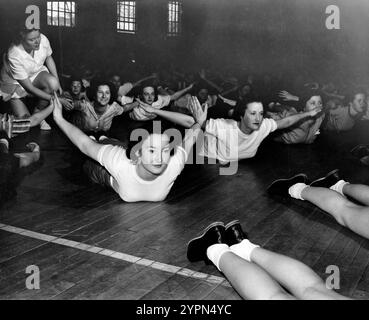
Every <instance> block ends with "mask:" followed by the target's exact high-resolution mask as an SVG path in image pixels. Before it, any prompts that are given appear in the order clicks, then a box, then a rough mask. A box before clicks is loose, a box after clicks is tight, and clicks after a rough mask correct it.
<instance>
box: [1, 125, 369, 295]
mask: <svg viewBox="0 0 369 320" xmlns="http://www.w3.org/2000/svg"><path fill="white" fill-rule="evenodd" d="M368 127H369V125H368V123H366V124H361V125H360V127H359V128H356V129H355V130H354V131H352V132H349V133H341V134H329V135H328V134H326V133H323V134H321V136H320V137H319V138H318V140H317V141H316V142H315V143H314V144H313V145H304V146H302V145H295V146H287V145H281V144H277V143H274V142H273V141H271V139H269V140H266V141H265V142H264V143H263V144H262V146H261V148H260V149H259V153H258V154H257V156H256V157H255V158H254V159H248V160H243V161H240V162H239V166H238V171H237V173H236V174H235V175H232V176H220V175H219V166H218V165H215V164H213V165H187V166H186V168H185V169H184V171H183V172H182V174H181V176H180V177H179V178H178V179H177V181H176V182H175V185H174V187H173V189H172V191H171V192H170V194H169V196H168V198H167V199H166V200H165V201H164V202H160V203H148V202H139V203H124V202H123V201H122V200H120V199H119V197H118V196H117V195H116V194H115V193H114V192H112V191H110V190H106V189H102V188H100V187H99V186H96V185H91V184H89V183H88V182H87V181H86V180H85V178H84V177H83V174H82V172H81V169H80V161H78V160H79V159H81V156H80V155H79V154H78V153H77V152H76V150H74V148H73V147H72V146H71V145H70V144H69V142H68V141H67V140H66V139H65V137H64V136H63V135H62V134H61V133H60V132H59V131H58V130H57V129H56V128H54V129H53V130H52V131H51V132H40V131H39V130H38V129H34V130H33V131H32V132H31V133H30V134H29V135H28V136H26V137H21V138H19V139H18V140H19V141H18V142H16V143H15V144H16V145H17V143H18V144H19V145H20V144H21V143H20V142H22V143H23V142H27V141H31V140H34V141H37V142H39V143H40V145H41V148H42V152H43V161H44V162H43V165H42V167H41V168H39V169H38V170H37V171H35V172H33V173H32V174H30V175H28V176H26V177H25V178H24V179H23V181H22V182H21V184H20V185H19V187H18V189H17V192H18V195H17V197H16V198H15V199H14V200H11V201H10V202H8V203H6V204H5V205H3V206H2V207H1V209H0V248H1V250H0V299H196V300H197V299H198V300H202V299H221V300H223V299H240V297H239V295H238V294H237V293H236V292H235V291H234V290H233V289H232V287H231V286H230V285H229V283H228V282H227V281H226V280H225V279H224V277H223V275H222V274H221V273H219V272H218V271H217V270H216V268H215V267H214V266H207V265H205V264H204V263H203V262H198V263H190V262H188V261H187V259H186V244H187V242H188V241H189V240H190V239H191V238H193V237H194V236H197V235H198V234H199V233H200V232H201V230H202V229H203V228H204V227H206V226H207V225H208V224H209V223H211V222H213V221H217V220H219V221H224V222H225V223H227V222H229V221H231V220H233V219H239V220H240V221H241V224H242V226H243V228H244V230H245V231H247V232H248V234H249V238H250V240H251V241H253V242H255V243H257V244H260V245H262V246H264V247H265V248H268V249H271V250H274V251H277V252H279V253H283V254H287V255H289V256H291V257H294V258H297V259H299V260H301V261H303V262H304V263H306V264H308V265H309V266H310V267H312V268H313V269H314V270H315V271H316V272H317V273H318V274H319V275H320V276H321V277H322V278H323V279H326V278H327V277H328V276H329V273H326V268H327V267H328V266H329V265H336V266H338V267H339V270H340V279H341V282H340V289H339V290H338V292H340V293H342V294H345V295H348V296H350V297H352V298H355V299H368V298H369V267H368V265H369V241H368V240H366V239H364V238H362V237H360V236H358V235H356V234H354V233H353V232H351V231H349V230H347V229H345V228H343V227H341V226H340V225H338V223H336V222H335V220H333V218H331V217H330V216H328V215H327V214H324V213H323V212H322V211H320V210H319V209H317V208H316V207H314V206H313V205H311V204H309V203H307V202H302V201H297V200H291V201H288V202H278V201H276V200H274V199H271V198H269V197H268V196H267V194H266V193H265V189H266V187H267V186H268V185H269V184H270V183H271V182H272V181H273V180H274V179H276V178H281V177H288V176H290V175H292V174H295V173H299V172H305V173H306V174H308V176H309V177H311V178H312V179H314V178H316V177H320V176H322V175H325V174H326V173H327V172H328V171H330V170H332V169H335V168H339V169H340V172H341V174H342V176H343V177H344V178H345V179H346V180H348V181H351V182H356V183H366V184H369V168H368V167H365V166H363V165H361V164H360V162H359V161H358V160H357V159H355V158H354V157H352V156H351V154H350V153H349V150H350V149H351V148H352V147H353V146H354V145H355V144H357V143H359V142H366V143H368V139H367V136H368V133H369V130H368ZM365 139H366V141H365ZM30 265H36V266H38V268H39V270H40V290H28V289H27V288H26V285H25V283H26V278H27V276H29V275H28V274H26V268H27V266H30Z"/></svg>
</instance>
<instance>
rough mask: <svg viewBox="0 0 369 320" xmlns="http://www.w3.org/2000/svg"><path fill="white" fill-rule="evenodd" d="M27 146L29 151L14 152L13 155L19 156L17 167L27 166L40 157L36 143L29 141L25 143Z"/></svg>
mask: <svg viewBox="0 0 369 320" xmlns="http://www.w3.org/2000/svg"><path fill="white" fill-rule="evenodd" d="M27 148H28V149H30V152H22V153H14V156H15V157H17V158H19V167H20V168H23V167H28V166H29V165H31V164H32V163H34V162H37V161H38V160H39V159H40V147H39V146H38V144H37V143H35V142H31V143H29V144H27Z"/></svg>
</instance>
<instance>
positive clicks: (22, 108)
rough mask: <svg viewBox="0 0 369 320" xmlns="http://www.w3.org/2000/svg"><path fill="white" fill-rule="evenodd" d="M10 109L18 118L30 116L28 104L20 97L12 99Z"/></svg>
mask: <svg viewBox="0 0 369 320" xmlns="http://www.w3.org/2000/svg"><path fill="white" fill-rule="evenodd" d="M9 102H10V109H11V112H12V114H13V115H14V116H15V117H16V118H25V117H29V116H30V112H29V110H28V108H27V106H26V105H25V104H24V103H23V101H22V100H20V99H10V101H9Z"/></svg>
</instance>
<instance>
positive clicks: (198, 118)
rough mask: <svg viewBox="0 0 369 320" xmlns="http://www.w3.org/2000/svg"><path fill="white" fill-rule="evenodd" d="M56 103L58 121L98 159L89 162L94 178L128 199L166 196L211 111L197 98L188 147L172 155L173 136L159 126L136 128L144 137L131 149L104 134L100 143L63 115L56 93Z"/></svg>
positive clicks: (185, 141) (185, 142) (87, 167)
mask: <svg viewBox="0 0 369 320" xmlns="http://www.w3.org/2000/svg"><path fill="white" fill-rule="evenodd" d="M53 103H54V105H55V108H54V120H55V122H56V124H57V125H58V126H59V127H60V128H61V130H62V131H63V132H64V133H65V134H66V135H67V137H68V138H69V139H70V140H71V141H72V142H73V144H74V145H75V146H76V147H77V148H78V149H79V150H81V151H82V152H83V153H84V154H85V155H87V156H88V157H90V158H91V159H92V160H94V161H90V160H88V162H87V163H86V164H85V171H86V172H87V174H88V176H89V177H90V179H91V180H92V181H93V182H96V183H98V184H101V185H103V186H107V187H110V188H113V189H114V191H115V192H117V193H118V194H119V196H120V197H121V198H122V199H123V200H124V201H127V202H135V201H162V200H164V199H165V198H166V196H167V195H168V193H169V191H170V189H171V188H172V186H173V184H174V181H175V180H176V178H177V176H178V175H179V174H180V173H181V171H182V170H183V168H184V165H185V162H186V160H187V155H188V154H189V153H190V151H191V149H192V146H193V144H194V143H195V141H196V139H197V137H198V135H199V133H200V132H201V126H202V124H203V122H204V121H205V120H206V113H207V109H205V110H204V111H203V110H202V108H201V106H200V104H199V102H198V100H197V99H196V98H193V103H192V109H193V117H194V121H193V125H192V126H191V130H187V131H186V135H185V137H184V139H183V142H182V144H183V146H184V148H182V147H181V146H178V147H177V148H176V150H175V153H174V154H173V155H171V148H170V136H169V135H168V134H167V132H164V133H162V132H161V130H160V131H159V130H158V131H157V130H155V128H154V132H153V133H148V132H147V131H143V132H142V129H141V131H133V134H137V137H136V138H137V139H138V138H139V137H142V140H141V142H140V143H137V144H136V145H135V146H134V147H133V148H132V149H131V150H129V149H127V150H126V149H124V148H123V147H122V143H120V142H119V141H118V140H114V139H109V138H106V137H104V136H102V137H100V139H99V142H96V141H95V140H94V139H91V138H89V137H88V136H87V135H86V134H84V133H83V132H82V131H81V130H79V129H78V128H77V127H75V126H74V125H72V124H71V123H69V122H68V121H66V120H65V119H64V118H63V114H62V107H61V104H60V102H59V99H58V98H57V97H56V95H55V98H54V100H53ZM183 116H184V115H183ZM154 126H155V123H154ZM138 130H139V129H138ZM177 132H178V133H179V131H177ZM171 136H172V135H171ZM131 138H132V134H131ZM174 138H176V137H174ZM181 141H182V140H181Z"/></svg>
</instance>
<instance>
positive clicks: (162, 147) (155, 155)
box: [138, 133, 170, 176]
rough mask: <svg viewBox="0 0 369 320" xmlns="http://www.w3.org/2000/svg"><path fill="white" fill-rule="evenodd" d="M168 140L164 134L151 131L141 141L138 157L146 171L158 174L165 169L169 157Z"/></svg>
mask: <svg viewBox="0 0 369 320" xmlns="http://www.w3.org/2000/svg"><path fill="white" fill-rule="evenodd" d="M169 142H170V140H169V137H168V136H167V135H166V134H159V133H153V134H150V135H149V136H148V137H147V138H146V139H145V141H144V142H143V143H142V146H141V151H140V155H139V157H138V158H139V162H140V164H141V165H142V166H143V168H144V169H145V170H146V171H147V172H149V173H151V174H153V175H155V176H158V175H160V174H162V173H163V172H164V171H165V169H166V168H167V166H168V162H169V159H170V145H169Z"/></svg>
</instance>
